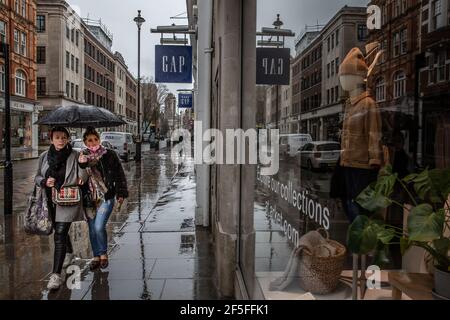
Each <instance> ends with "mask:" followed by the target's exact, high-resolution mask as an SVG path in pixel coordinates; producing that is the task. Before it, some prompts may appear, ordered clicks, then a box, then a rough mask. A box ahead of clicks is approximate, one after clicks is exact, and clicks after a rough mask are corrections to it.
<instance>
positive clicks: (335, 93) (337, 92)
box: [334, 86, 339, 101]
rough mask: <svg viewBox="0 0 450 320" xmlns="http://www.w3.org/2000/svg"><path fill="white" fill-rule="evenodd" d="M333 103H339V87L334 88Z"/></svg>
mask: <svg viewBox="0 0 450 320" xmlns="http://www.w3.org/2000/svg"><path fill="white" fill-rule="evenodd" d="M334 95H335V99H334V100H335V101H339V86H336V87H335V88H334Z"/></svg>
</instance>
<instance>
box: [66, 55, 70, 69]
mask: <svg viewBox="0 0 450 320" xmlns="http://www.w3.org/2000/svg"><path fill="white" fill-rule="evenodd" d="M66 68H68V69H70V53H69V51H66Z"/></svg>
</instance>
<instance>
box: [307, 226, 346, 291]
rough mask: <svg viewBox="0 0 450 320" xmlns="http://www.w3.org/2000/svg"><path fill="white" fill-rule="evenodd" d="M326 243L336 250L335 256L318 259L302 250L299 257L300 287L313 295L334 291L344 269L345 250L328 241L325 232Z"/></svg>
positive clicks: (337, 244)
mask: <svg viewBox="0 0 450 320" xmlns="http://www.w3.org/2000/svg"><path fill="white" fill-rule="evenodd" d="M327 242H328V244H330V245H332V246H333V247H335V248H336V255H335V256H330V257H318V256H314V255H313V254H311V252H310V251H309V250H308V249H307V248H304V249H303V250H302V251H301V253H300V256H299V259H300V261H299V266H298V268H299V282H300V287H301V288H302V289H303V290H305V291H307V292H311V293H314V294H328V293H331V292H333V291H334V290H336V288H337V286H338V284H339V278H340V276H341V273H342V270H343V268H344V261H345V254H346V251H347V250H346V248H345V247H344V246H343V245H342V244H340V243H339V242H337V241H334V240H330V239H329V236H328V232H327Z"/></svg>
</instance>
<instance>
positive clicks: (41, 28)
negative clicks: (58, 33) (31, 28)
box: [36, 14, 45, 32]
mask: <svg viewBox="0 0 450 320" xmlns="http://www.w3.org/2000/svg"><path fill="white" fill-rule="evenodd" d="M36 31H37V32H45V16H44V15H41V14H38V15H37V16H36Z"/></svg>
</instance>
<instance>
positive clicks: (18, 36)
mask: <svg viewBox="0 0 450 320" xmlns="http://www.w3.org/2000/svg"><path fill="white" fill-rule="evenodd" d="M35 25H36V1H32V0H16V1H13V0H2V1H0V40H1V41H2V42H6V43H8V44H9V50H10V77H9V83H10V93H11V145H12V147H25V148H33V149H37V146H38V128H37V126H36V125H33V123H34V122H35V121H36V120H37V119H38V109H39V108H38V107H37V103H36V72H37V67H36V28H35ZM4 92H5V67H4V59H3V58H1V59H0V95H1V99H0V115H1V117H0V138H1V140H0V141H1V143H0V148H3V147H4V144H3V137H4V116H3V113H4V105H5V102H4Z"/></svg>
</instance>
